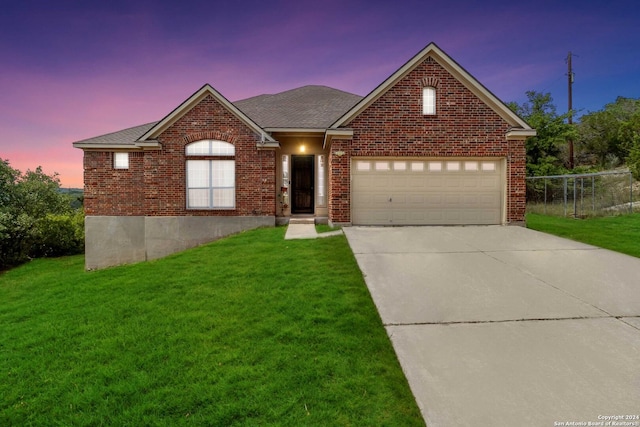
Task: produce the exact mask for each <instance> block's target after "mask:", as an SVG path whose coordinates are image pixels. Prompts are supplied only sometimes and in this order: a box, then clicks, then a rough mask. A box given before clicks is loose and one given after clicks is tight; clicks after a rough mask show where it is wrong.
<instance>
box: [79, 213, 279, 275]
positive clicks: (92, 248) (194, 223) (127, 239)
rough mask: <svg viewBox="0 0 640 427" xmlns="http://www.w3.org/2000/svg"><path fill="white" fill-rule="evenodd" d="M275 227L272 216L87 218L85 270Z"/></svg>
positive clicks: (161, 255) (147, 258)
mask: <svg viewBox="0 0 640 427" xmlns="http://www.w3.org/2000/svg"><path fill="white" fill-rule="evenodd" d="M274 225H275V217H274V216H248V217H198V216H194V217H192V216H163V217H144V216H135V217H128V216H87V217H86V218H85V241H86V252H85V268H86V269H87V270H96V269H100V268H105V267H112V266H115V265H121V264H131V263H135V262H140V261H145V260H151V259H157V258H161V257H164V256H166V255H169V254H172V253H174V252H179V251H182V250H185V249H188V248H192V247H195V246H198V245H201V244H203V243H208V242H211V241H214V240H217V239H219V238H221V237H224V236H228V235H230V234H234V233H239V232H241V231H244V230H250V229H253V228H258V227H273V226H274Z"/></svg>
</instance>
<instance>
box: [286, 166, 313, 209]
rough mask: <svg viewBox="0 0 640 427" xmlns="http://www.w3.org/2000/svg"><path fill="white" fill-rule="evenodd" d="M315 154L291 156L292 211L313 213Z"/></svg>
mask: <svg viewBox="0 0 640 427" xmlns="http://www.w3.org/2000/svg"><path fill="white" fill-rule="evenodd" d="M313 159H314V156H291V197H292V201H291V213H313Z"/></svg>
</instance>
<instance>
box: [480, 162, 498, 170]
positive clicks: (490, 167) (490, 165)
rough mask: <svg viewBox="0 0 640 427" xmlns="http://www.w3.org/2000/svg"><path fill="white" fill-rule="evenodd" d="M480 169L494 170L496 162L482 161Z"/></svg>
mask: <svg viewBox="0 0 640 427" xmlns="http://www.w3.org/2000/svg"><path fill="white" fill-rule="evenodd" d="M482 170H483V171H494V170H496V164H495V163H493V162H482Z"/></svg>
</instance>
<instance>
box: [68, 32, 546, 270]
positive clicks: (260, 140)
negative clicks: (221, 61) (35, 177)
mask: <svg viewBox="0 0 640 427" xmlns="http://www.w3.org/2000/svg"><path fill="white" fill-rule="evenodd" d="M533 135H535V130H533V129H532V128H531V127H530V126H529V125H528V124H527V123H525V122H524V121H523V120H522V119H521V118H520V117H518V116H517V115H516V114H514V113H513V112H512V111H511V110H510V109H509V108H508V107H507V106H506V105H505V104H504V103H503V102H502V101H500V100H499V99H498V98H497V97H496V96H495V95H493V94H492V93H491V92H490V91H489V90H487V89H486V88H485V87H484V86H483V85H482V84H480V83H479V82H478V81H477V80H476V79H475V78H474V77H473V76H471V74H469V73H468V72H467V71H466V70H464V69H463V68H462V67H461V66H460V65H458V64H457V63H456V62H455V61H454V60H453V59H451V58H450V57H449V56H448V55H447V54H446V53H445V52H443V51H442V50H441V49H440V48H439V47H438V46H436V45H435V44H433V43H431V44H429V45H428V46H427V47H425V48H424V49H423V50H422V51H420V52H419V53H418V54H417V55H416V56H414V57H413V58H411V59H410V60H409V61H408V62H407V63H405V64H404V65H402V66H401V67H400V68H399V69H398V70H397V71H396V72H395V73H393V74H392V75H391V76H390V77H389V78H387V79H386V80H385V81H383V82H382V83H381V84H380V85H379V86H378V87H376V88H375V89H374V90H373V91H372V92H371V93H369V94H368V95H367V96H365V97H361V96H358V95H354V94H350V93H347V92H343V91H340V90H337V89H332V88H329V87H325V86H305V87H301V88H297V89H292V90H289V91H286V92H282V93H277V94H273V95H259V96H256V97H253V98H249V99H245V100H241V101H237V102H230V101H229V100H227V99H226V98H225V97H224V96H222V95H221V94H220V93H218V92H217V91H216V90H215V89H214V88H213V87H212V86H210V85H209V84H205V85H204V86H203V87H202V88H200V89H199V90H198V91H197V92H195V93H194V94H193V95H191V96H190V97H189V98H187V99H186V100H185V101H184V102H183V103H182V104H180V105H179V106H178V107H177V108H176V109H174V110H173V111H171V112H170V113H169V114H168V115H167V116H165V117H164V118H162V119H161V120H160V121H158V122H154V123H148V124H145V125H141V126H137V127H133V128H130V129H125V130H121V131H118V132H114V133H111V134H108V135H102V136H98V137H95V138H90V139H86V140H83V141H78V142H75V143H73V145H74V147H76V148H80V149H82V150H84V185H85V198H84V201H85V212H86V267H87V269H95V268H102V267H107V266H111V265H117V264H124V263H131V262H137V261H142V260H147V259H154V258H159V257H162V256H165V255H167V254H170V253H172V252H176V251H179V250H183V249H186V248H189V247H193V246H196V245H199V244H202V243H205V242H208V241H212V240H215V239H216V238H219V237H222V236H225V235H228V234H231V233H235V232H239V231H241V230H246V229H250V228H255V227H260V226H274V225H275V224H277V223H286V222H287V221H288V219H289V218H290V217H292V216H296V215H308V216H313V217H315V218H316V221H317V222H329V223H330V224H339V225H391V226H395V225H434V224H504V225H507V224H523V223H524V214H525V145H524V141H525V139H526V138H527V137H530V136H533Z"/></svg>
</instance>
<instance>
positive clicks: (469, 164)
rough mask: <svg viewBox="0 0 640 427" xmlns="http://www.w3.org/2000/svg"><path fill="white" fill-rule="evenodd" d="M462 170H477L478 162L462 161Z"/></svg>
mask: <svg viewBox="0 0 640 427" xmlns="http://www.w3.org/2000/svg"><path fill="white" fill-rule="evenodd" d="M464 170H466V171H477V170H478V162H464Z"/></svg>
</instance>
